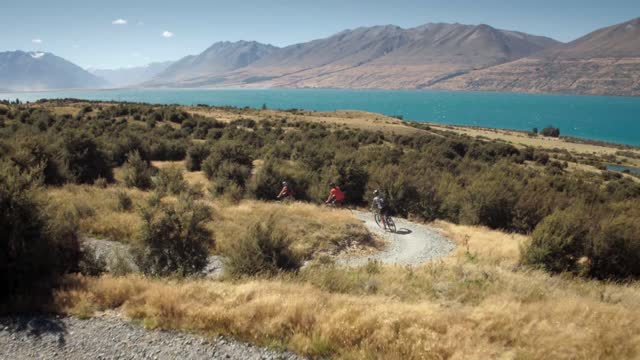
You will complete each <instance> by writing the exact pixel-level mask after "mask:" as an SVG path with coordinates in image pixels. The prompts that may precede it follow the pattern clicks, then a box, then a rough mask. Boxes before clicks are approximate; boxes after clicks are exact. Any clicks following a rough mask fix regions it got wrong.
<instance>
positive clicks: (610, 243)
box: [588, 213, 640, 279]
mask: <svg viewBox="0 0 640 360" xmlns="http://www.w3.org/2000/svg"><path fill="white" fill-rule="evenodd" d="M638 221H639V218H638V217H635V216H630V215H627V214H626V213H623V214H617V215H614V216H609V217H606V218H605V219H603V220H602V221H601V222H600V224H599V226H598V227H597V229H596V230H594V231H592V233H591V235H590V248H589V253H588V255H589V258H590V267H589V274H590V275H591V276H593V277H596V278H599V279H634V278H640V223H638Z"/></svg>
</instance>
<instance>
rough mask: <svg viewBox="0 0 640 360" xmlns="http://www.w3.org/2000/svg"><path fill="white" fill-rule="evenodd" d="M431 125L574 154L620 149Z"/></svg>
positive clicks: (629, 160)
mask: <svg viewBox="0 0 640 360" xmlns="http://www.w3.org/2000/svg"><path fill="white" fill-rule="evenodd" d="M429 126H430V127H432V128H433V129H436V130H444V131H453V132H456V133H459V134H465V135H469V136H472V137H476V136H483V137H485V138H488V139H492V140H496V139H500V140H504V141H506V142H509V143H511V144H514V145H520V146H532V147H540V148H543V149H564V150H567V151H569V152H571V153H573V154H598V155H609V154H613V155H615V153H616V152H617V151H619V149H617V148H615V147H608V146H601V145H592V144H578V143H572V142H568V141H565V140H562V139H558V138H552V137H545V136H536V137H530V136H528V135H526V134H524V133H522V132H518V131H509V130H502V129H480V128H469V127H464V126H449V125H439V124H432V123H430V124H429ZM629 151H631V152H635V153H636V154H638V155H640V151H638V150H629ZM618 157H620V158H622V159H624V160H625V161H626V162H627V163H629V164H630V165H636V166H640V160H638V159H632V158H627V157H624V156H619V155H618Z"/></svg>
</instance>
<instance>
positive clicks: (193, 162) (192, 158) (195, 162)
mask: <svg viewBox="0 0 640 360" xmlns="http://www.w3.org/2000/svg"><path fill="white" fill-rule="evenodd" d="M207 156H209V149H208V147H207V146H206V145H205V144H193V145H191V147H190V148H189V150H187V163H186V167H187V171H200V170H201V166H202V162H203V161H204V159H206V158H207Z"/></svg>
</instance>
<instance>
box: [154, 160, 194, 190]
mask: <svg viewBox="0 0 640 360" xmlns="http://www.w3.org/2000/svg"><path fill="white" fill-rule="evenodd" d="M152 182H153V189H154V190H155V191H156V192H157V193H159V194H161V195H163V194H172V195H178V194H180V193H182V192H184V191H186V190H187V187H188V186H189V185H188V184H187V182H186V181H185V180H184V174H183V172H182V169H181V168H178V167H173V166H169V167H166V168H163V169H160V170H158V173H157V174H156V176H154V177H153V178H152Z"/></svg>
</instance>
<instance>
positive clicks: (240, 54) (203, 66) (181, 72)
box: [149, 41, 277, 85]
mask: <svg viewBox="0 0 640 360" xmlns="http://www.w3.org/2000/svg"><path fill="white" fill-rule="evenodd" d="M276 49H277V48H276V47H274V46H271V45H266V44H261V43H258V42H255V41H238V42H228V41H224V42H218V43H215V44H213V45H212V46H211V47H209V48H208V49H207V50H205V51H204V52H202V53H201V54H199V55H190V56H186V57H184V58H182V59H180V60H178V61H176V62H175V63H173V64H172V65H171V66H169V67H168V68H167V69H165V70H164V71H162V72H160V73H159V74H158V75H157V76H155V77H154V78H153V79H152V80H151V81H150V82H149V85H175V84H179V83H180V82H182V81H188V80H192V79H198V78H201V77H212V76H217V75H220V74H224V73H226V72H228V71H232V70H235V69H238V68H242V67H246V66H248V65H249V64H251V63H253V62H255V61H257V60H259V59H261V58H263V57H265V56H267V55H269V54H271V53H272V52H273V51H274V50H276Z"/></svg>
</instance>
